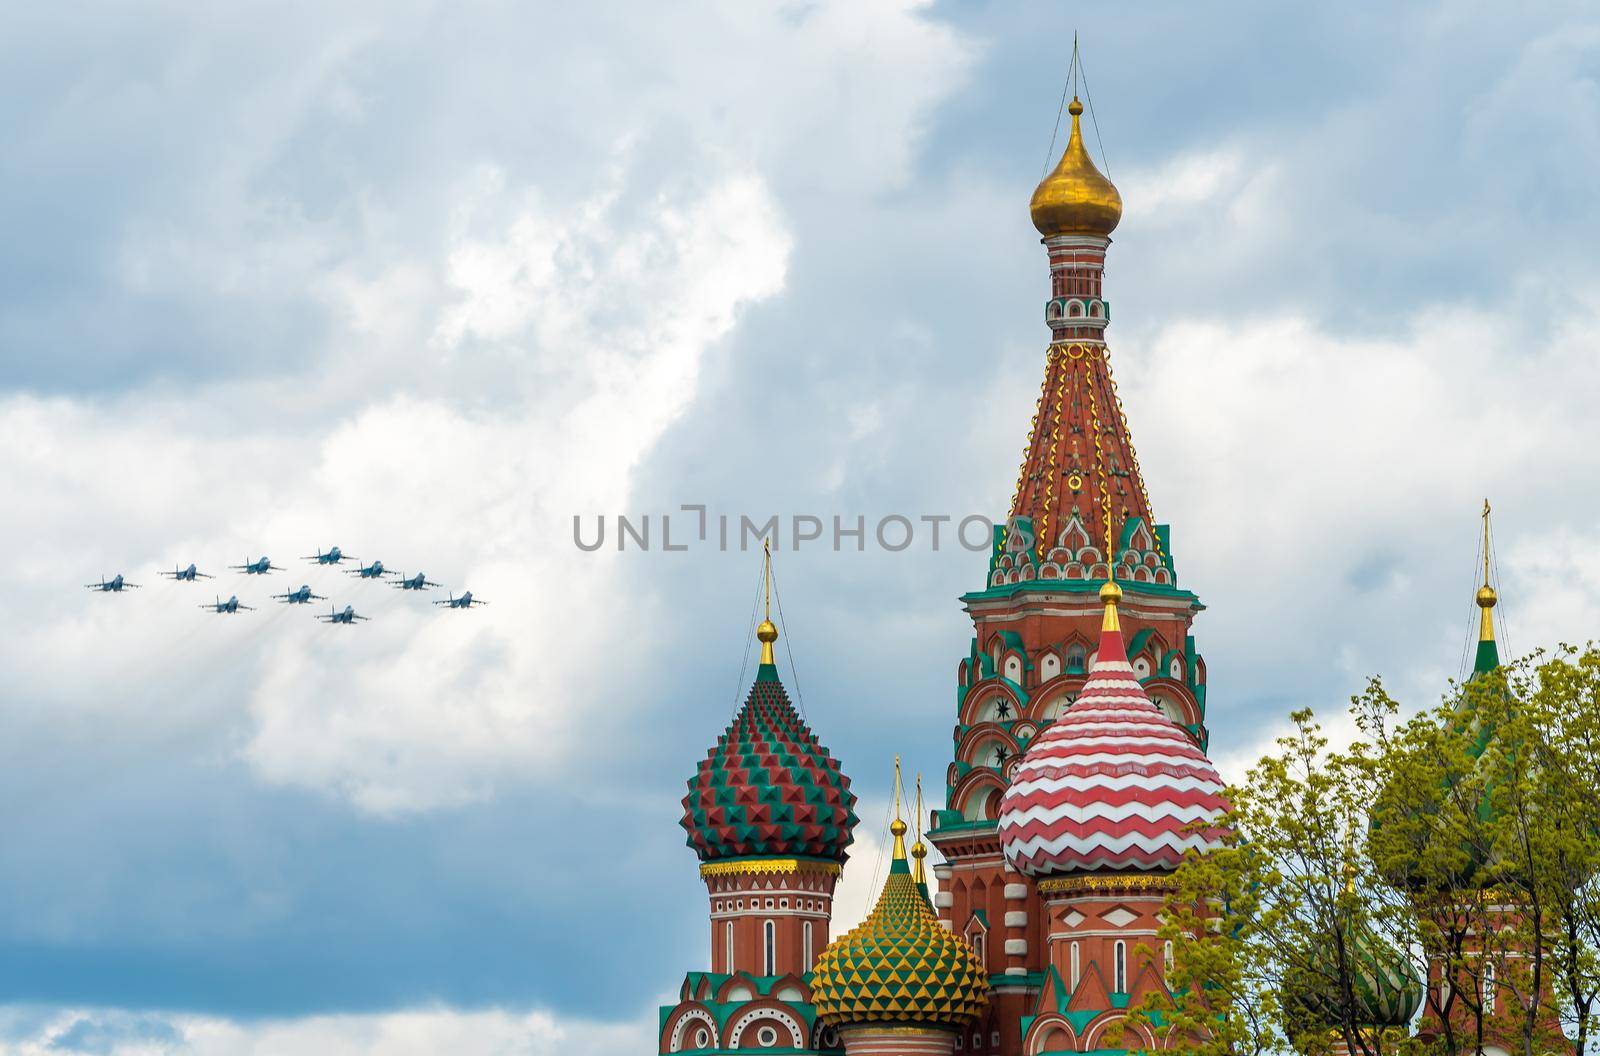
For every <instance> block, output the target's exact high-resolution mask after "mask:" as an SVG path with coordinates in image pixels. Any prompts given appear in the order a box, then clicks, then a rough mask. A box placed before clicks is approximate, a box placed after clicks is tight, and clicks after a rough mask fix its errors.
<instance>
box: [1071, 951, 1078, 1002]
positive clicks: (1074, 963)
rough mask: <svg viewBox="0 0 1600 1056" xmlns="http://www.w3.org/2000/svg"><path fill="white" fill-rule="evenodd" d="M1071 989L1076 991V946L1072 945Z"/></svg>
mask: <svg viewBox="0 0 1600 1056" xmlns="http://www.w3.org/2000/svg"><path fill="white" fill-rule="evenodd" d="M1072 989H1073V990H1077V989H1078V944H1077V943H1073V944H1072Z"/></svg>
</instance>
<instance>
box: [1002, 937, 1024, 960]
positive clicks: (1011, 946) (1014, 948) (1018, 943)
mask: <svg viewBox="0 0 1600 1056" xmlns="http://www.w3.org/2000/svg"><path fill="white" fill-rule="evenodd" d="M1006 955H1007V956H1009V957H1026V956H1027V955H1028V940H1027V939H1007V940H1006Z"/></svg>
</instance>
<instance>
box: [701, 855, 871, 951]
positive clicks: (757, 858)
mask: <svg viewBox="0 0 1600 1056" xmlns="http://www.w3.org/2000/svg"><path fill="white" fill-rule="evenodd" d="M709 861H712V862H717V863H719V864H720V863H722V862H794V861H799V862H820V863H823V864H828V865H838V864H839V859H837V858H819V857H817V856H815V855H809V854H748V855H744V856H742V857H733V858H712V859H709ZM690 974H691V975H693V976H695V977H696V978H698V977H700V976H709V977H711V978H717V977H716V976H715V975H713V974H712V973H711V972H691V973H690ZM739 974H740V975H744V974H745V973H743V972H740V973H739ZM721 978H723V979H728V978H730V977H729V976H726V975H724V976H722V977H721ZM746 978H749V979H752V980H755V979H763V978H770V979H781V978H783V977H782V976H777V975H774V976H757V975H752V976H746Z"/></svg>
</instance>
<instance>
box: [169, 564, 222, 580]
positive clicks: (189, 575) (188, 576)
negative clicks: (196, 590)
mask: <svg viewBox="0 0 1600 1056" xmlns="http://www.w3.org/2000/svg"><path fill="white" fill-rule="evenodd" d="M161 574H162V575H163V576H166V577H167V578H168V579H174V580H179V581H182V582H184V583H193V582H194V581H195V580H197V579H215V578H216V577H215V576H208V575H206V574H205V573H204V572H201V571H200V570H199V569H197V568H195V567H194V562H193V561H191V562H189V567H188V568H179V567H178V566H177V565H173V566H172V571H171V572H163V573H161Z"/></svg>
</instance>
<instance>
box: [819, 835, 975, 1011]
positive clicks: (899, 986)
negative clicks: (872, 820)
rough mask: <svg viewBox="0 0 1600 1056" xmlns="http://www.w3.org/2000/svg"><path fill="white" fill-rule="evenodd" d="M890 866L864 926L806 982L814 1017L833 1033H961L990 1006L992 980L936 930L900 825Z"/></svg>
mask: <svg viewBox="0 0 1600 1056" xmlns="http://www.w3.org/2000/svg"><path fill="white" fill-rule="evenodd" d="M890 831H892V832H893V833H894V862H893V864H892V865H891V866H890V867H889V880H888V882H887V883H885V884H884V885H883V894H882V895H880V896H879V897H878V904H877V906H876V907H874V908H873V910H872V912H871V913H870V914H868V915H867V919H866V920H864V921H862V923H861V924H860V925H859V926H857V927H855V928H853V929H851V930H850V931H849V932H847V933H845V934H844V935H842V936H841V937H839V938H837V939H835V940H834V941H833V942H832V943H830V944H829V945H828V948H827V949H825V950H823V951H822V957H821V959H820V960H819V961H818V962H817V971H816V976H815V977H814V978H813V980H812V983H811V1000H812V1002H813V1003H814V1004H815V1005H816V1009H817V1015H818V1016H819V1017H820V1018H821V1019H822V1020H823V1021H824V1022H826V1023H828V1024H830V1025H832V1026H834V1027H846V1026H857V1025H862V1024H885V1025H905V1026H933V1027H948V1028H950V1029H951V1030H959V1029H961V1028H963V1027H965V1026H967V1025H969V1024H971V1023H973V1022H974V1021H976V1020H977V1019H978V1017H979V1016H981V1015H982V1014H983V1011H984V1009H985V1008H986V1007H988V1004H989V980H988V975H987V973H985V972H984V969H983V964H982V963H981V962H980V961H979V960H978V955H977V954H976V953H974V952H973V950H972V947H971V946H969V945H968V944H967V942H966V940H964V939H962V938H960V937H958V936H956V935H953V934H951V933H950V932H949V931H948V930H946V929H945V928H944V926H943V925H941V924H940V923H939V918H938V917H937V916H935V915H934V912H933V907H932V906H931V905H929V904H928V898H927V896H926V895H925V894H924V893H923V892H922V890H921V889H920V888H919V887H918V886H917V881H916V878H915V877H914V876H913V875H912V873H911V869H910V867H909V866H908V865H907V864H906V848H905V831H906V826H905V822H903V821H900V820H899V819H898V818H897V819H896V820H895V823H894V825H893V826H892V828H891V830H890Z"/></svg>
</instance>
